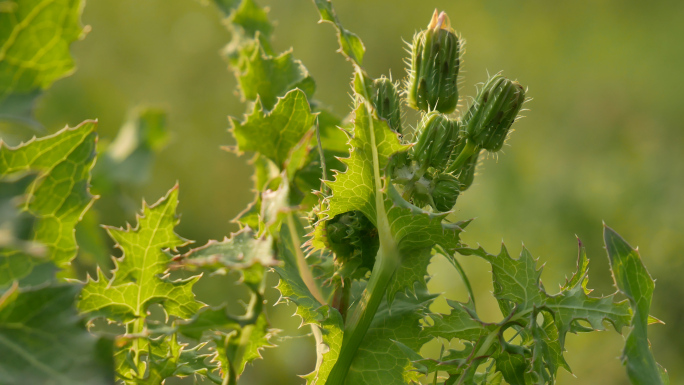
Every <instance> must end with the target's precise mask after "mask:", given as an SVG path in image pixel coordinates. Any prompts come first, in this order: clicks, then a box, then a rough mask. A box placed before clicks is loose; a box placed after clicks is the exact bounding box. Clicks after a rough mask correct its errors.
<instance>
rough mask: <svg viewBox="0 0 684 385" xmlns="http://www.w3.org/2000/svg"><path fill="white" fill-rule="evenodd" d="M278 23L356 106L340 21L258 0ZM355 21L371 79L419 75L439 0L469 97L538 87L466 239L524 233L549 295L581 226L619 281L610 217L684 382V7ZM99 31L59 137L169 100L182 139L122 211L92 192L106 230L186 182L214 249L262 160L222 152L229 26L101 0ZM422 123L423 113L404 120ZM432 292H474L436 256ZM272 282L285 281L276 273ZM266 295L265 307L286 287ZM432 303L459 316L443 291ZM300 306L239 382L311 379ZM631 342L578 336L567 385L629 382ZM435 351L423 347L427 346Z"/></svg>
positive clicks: (158, 7) (616, 3) (353, 0)
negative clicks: (609, 239)
mask: <svg viewBox="0 0 684 385" xmlns="http://www.w3.org/2000/svg"><path fill="white" fill-rule="evenodd" d="M258 3H259V4H261V5H267V6H270V8H271V11H270V17H271V19H272V20H273V21H275V22H276V29H275V48H276V50H277V51H284V50H287V49H289V48H291V47H292V48H293V49H294V53H295V57H297V58H299V59H300V60H302V61H303V63H304V65H305V66H306V67H307V68H308V70H309V71H310V72H311V74H312V75H313V77H314V78H315V79H316V81H317V93H316V98H317V99H318V100H320V101H322V102H323V103H325V104H327V105H329V106H330V107H331V108H332V109H333V110H334V111H335V112H337V113H338V114H340V115H345V114H347V112H348V111H349V105H350V98H349V96H348V91H349V81H350V77H351V66H350V64H349V63H347V62H345V61H344V60H343V58H342V56H340V55H339V54H337V53H336V52H335V50H336V49H337V44H336V41H335V36H334V32H333V29H332V28H331V27H330V26H328V25H318V24H316V21H317V20H318V15H317V11H316V9H315V7H314V6H313V5H312V4H311V1H309V0H260V1H258ZM334 4H335V6H336V8H337V11H338V14H339V16H340V19H341V20H342V22H343V24H344V25H345V27H346V28H347V29H349V30H351V31H353V32H355V33H357V34H358V35H359V36H360V37H361V39H362V40H363V42H364V43H365V45H366V49H367V54H366V57H365V63H364V64H365V66H366V69H367V70H368V72H369V73H370V74H371V75H372V76H375V77H377V76H380V75H382V74H387V75H388V74H390V73H391V74H392V75H393V77H394V78H395V79H400V78H403V77H404V76H405V70H404V64H403V63H402V60H403V58H404V57H405V55H406V53H405V51H404V48H405V44H404V43H403V42H402V39H403V40H406V41H410V39H411V37H412V35H413V33H414V31H416V30H418V29H421V28H424V27H425V25H427V22H428V21H429V18H430V16H431V13H432V11H433V10H434V8H439V9H440V10H445V11H447V13H448V14H449V16H450V17H451V21H452V25H453V26H454V27H455V28H456V29H457V30H458V31H460V32H461V33H462V35H463V37H464V38H465V39H466V41H467V53H466V55H465V65H464V67H463V68H464V75H465V76H464V83H463V85H462V87H461V94H462V95H471V96H474V94H475V84H476V83H478V82H481V81H484V80H486V77H487V73H490V74H491V73H494V72H497V71H500V70H503V71H504V74H505V75H507V76H509V77H512V78H516V79H518V80H519V81H520V82H521V83H522V84H524V85H527V86H528V87H529V92H528V95H529V96H530V97H532V98H533V99H534V100H532V101H531V102H529V104H527V107H528V108H529V109H530V111H529V112H527V113H526V115H527V117H526V118H525V119H523V120H521V121H520V122H518V123H517V124H516V132H515V133H514V135H513V136H512V138H511V140H510V141H509V144H510V147H505V150H504V151H503V153H501V154H499V156H498V159H497V158H494V157H489V159H486V160H485V161H484V162H483V164H482V165H481V166H480V168H479V175H478V177H477V178H476V181H475V185H474V186H473V187H472V188H471V189H470V190H468V192H467V194H465V195H464V196H463V197H461V198H459V203H458V205H457V209H458V212H457V217H458V218H460V219H465V218H471V217H477V220H476V221H475V222H474V223H473V224H472V225H471V226H470V227H469V228H468V231H467V233H466V234H465V236H464V239H465V241H466V242H467V243H469V244H472V245H475V244H477V243H478V242H479V243H480V244H482V245H483V246H484V247H485V248H487V249H488V250H490V251H491V252H495V251H497V250H498V248H499V247H500V244H501V241H502V240H503V241H505V242H506V244H507V245H508V248H509V250H510V251H511V252H514V253H517V252H519V249H520V246H521V244H522V242H523V241H524V242H525V246H526V247H527V248H528V249H530V251H531V252H532V254H533V255H534V256H535V257H539V258H540V263H545V264H546V267H545V269H544V274H543V276H542V279H543V281H544V283H545V286H546V287H547V290H548V291H549V292H554V290H555V289H554V288H556V287H557V285H558V284H559V283H561V282H563V281H564V277H565V276H566V275H569V274H571V273H572V272H573V271H574V268H575V262H576V255H577V241H576V239H575V235H577V236H578V237H579V238H580V239H581V240H582V242H583V243H584V244H585V245H586V247H587V250H588V253H589V257H590V258H591V265H590V268H591V273H590V277H591V280H590V287H592V288H594V289H595V293H596V294H609V293H612V292H613V291H614V288H613V287H612V278H611V276H610V274H609V272H608V262H607V257H606V254H605V250H604V249H603V243H602V236H601V235H602V221H605V223H606V224H608V225H609V226H611V227H613V228H614V229H616V230H617V231H618V232H619V233H620V234H622V235H623V236H624V237H625V239H627V240H628V241H629V242H631V243H632V245H633V246H637V245H638V246H640V251H641V254H642V257H643V259H644V261H645V263H646V265H647V267H648V268H649V270H650V272H651V274H652V276H653V277H654V278H655V279H656V280H657V283H656V292H655V298H654V304H653V308H652V314H653V315H654V316H656V317H658V318H660V319H662V320H663V321H665V323H666V324H665V325H655V326H652V327H651V329H650V333H651V342H652V345H653V349H654V352H655V355H656V359H657V360H658V361H659V362H660V363H661V364H663V365H664V366H665V367H666V368H667V369H668V370H669V372H670V378H671V381H672V383H673V384H682V383H684V382H682V381H683V380H682V378H684V365H683V363H684V328H682V327H681V324H682V322H684V302H683V300H682V299H683V298H684V281H683V280H682V278H681V277H682V275H683V274H684V256H683V255H682V250H684V204H683V203H682V201H683V200H684V199H683V198H684V119H682V116H683V114H684V102H683V100H684V99H683V98H682V95H684V91H683V90H684V75H683V74H682V69H683V68H684V44H682V41H681V39H682V36H684V23H683V22H682V18H683V17H684V2H681V1H658V2H644V1H637V0H629V1H627V0H601V1H591V0H578V1H572V2H570V1H568V2H551V1H542V0H519V1H515V2H513V1H508V0H485V1H483V0H462V1H447V0H432V1H420V2H416V1H397V0H372V1H370V0H363V1H362V0H336V1H335V3H334ZM83 22H84V24H88V25H90V26H91V27H92V31H91V32H90V33H89V35H88V36H87V37H86V39H85V40H83V41H81V42H77V43H75V44H73V46H72V52H73V55H74V57H75V59H76V62H77V66H78V69H77V71H76V73H75V74H74V75H73V76H71V77H68V78H65V79H63V80H60V81H59V82H57V83H55V85H54V86H53V87H52V88H50V89H49V90H48V91H47V92H46V94H45V95H44V96H43V97H42V98H41V99H40V100H39V104H38V106H37V117H38V120H39V121H40V122H42V123H43V124H44V125H45V127H46V128H47V130H48V131H50V132H54V131H56V130H58V129H60V128H62V127H63V126H64V125H66V124H69V125H71V126H73V125H76V124H78V123H79V122H81V121H82V120H84V119H91V118H98V119H99V122H100V124H99V132H100V136H101V137H102V138H104V139H108V138H109V139H111V138H113V137H114V136H115V135H116V133H117V131H118V129H119V127H120V126H121V125H122V123H123V121H124V119H125V118H126V116H127V114H128V112H129V111H130V110H131V109H132V108H135V107H137V106H141V105H152V106H158V107H161V108H163V109H165V110H166V111H167V112H168V119H167V123H168V125H169V129H170V131H171V134H172V139H171V142H170V144H169V145H168V147H167V148H166V149H165V150H164V151H163V152H162V153H161V154H160V156H159V157H158V158H157V160H156V162H155V164H154V168H153V172H152V176H151V178H150V180H149V182H148V183H146V184H145V185H144V186H143V187H140V188H131V189H129V191H127V192H126V193H127V194H128V195H129V196H130V197H131V199H132V200H133V201H134V202H135V204H134V205H131V206H130V209H125V210H121V208H120V207H121V205H120V204H112V202H110V201H108V200H107V199H106V197H104V198H103V199H101V200H100V201H99V202H97V208H98V209H99V210H100V212H101V218H100V219H101V220H102V222H104V223H106V224H110V225H123V224H124V222H125V221H133V220H134V212H135V210H136V209H137V207H136V206H139V204H138V202H140V200H141V199H142V198H143V197H146V198H147V200H148V201H149V202H153V201H156V200H157V199H158V198H159V197H161V196H162V195H163V194H164V193H165V192H166V191H167V190H168V189H169V188H170V187H171V186H172V185H173V184H174V183H175V182H176V181H179V182H180V186H181V190H180V191H181V195H180V199H181V203H180V207H179V211H180V212H181V213H182V222H181V225H180V226H179V228H178V233H179V234H180V235H182V236H184V237H187V238H190V239H194V240H196V241H197V242H198V243H200V244H202V243H204V242H205V241H206V240H208V239H216V238H222V237H223V236H224V235H227V234H229V233H230V232H231V231H235V230H236V229H237V228H236V226H235V225H234V224H232V223H230V219H232V218H233V217H234V216H235V215H236V214H237V213H238V212H239V211H241V210H242V209H243V208H244V207H245V205H246V204H247V203H248V202H249V201H250V200H251V199H252V192H251V191H250V189H251V181H250V174H251V170H250V167H249V165H248V164H247V159H248V157H241V158H238V157H236V156H235V155H234V154H230V153H227V152H225V151H222V150H220V149H219V146H221V145H231V144H233V142H232V138H231V136H230V135H229V134H228V132H227V128H228V121H227V116H228V115H232V116H241V115H242V114H243V113H244V111H245V106H244V105H243V104H242V103H241V101H240V99H239V97H238V96H237V94H236V93H235V86H236V82H235V78H234V77H233V75H232V74H231V73H230V72H229V71H228V70H227V66H226V64H225V63H224V61H223V60H222V59H221V58H220V57H219V50H220V49H221V48H222V47H223V46H224V45H225V44H226V43H227V42H228V41H229V38H230V35H229V33H228V32H227V30H226V29H225V28H224V26H223V25H222V24H221V23H222V21H221V16H220V12H219V11H218V10H217V9H215V7H214V6H213V5H212V4H209V3H202V2H198V1H194V0H116V1H114V0H109V1H102V0H100V1H90V2H88V3H87V5H86V7H85V10H84V14H83ZM407 118H409V119H410V118H411V115H410V114H409V115H407ZM461 261H462V262H463V263H464V266H465V268H466V270H467V271H468V272H469V273H470V274H472V278H471V279H472V281H473V284H474V286H475V290H476V292H477V293H476V300H477V302H478V307H479V309H480V312H482V317H483V318H484V319H485V320H491V321H496V320H498V319H499V317H500V315H499V313H498V310H497V308H496V304H495V301H494V300H493V299H492V298H491V294H490V291H491V290H492V288H491V278H490V274H489V271H488V267H487V265H486V263H484V262H483V261H480V260H471V259H466V258H461ZM430 271H431V272H432V273H433V274H434V278H433V280H432V281H431V284H430V285H431V288H432V289H433V290H434V291H437V292H445V293H446V295H447V296H448V297H450V298H453V299H457V300H465V299H466V291H465V289H464V287H463V285H462V284H461V282H460V279H459V278H458V276H457V275H456V272H455V271H454V270H452V268H450V267H448V264H447V263H446V262H445V261H444V260H443V259H441V258H436V259H435V261H434V264H433V265H432V266H431V269H430ZM234 278H235V277H231V276H229V277H210V278H208V279H203V280H202V282H201V283H200V284H198V285H197V287H196V292H197V294H198V296H199V297H200V299H201V300H203V301H205V302H207V303H210V304H220V303H221V302H224V301H228V302H229V303H231V304H232V306H234V309H236V311H239V304H238V301H239V300H244V299H245V298H246V297H245V296H246V293H245V292H244V291H242V290H241V288H240V287H239V286H237V285H235V284H234ZM275 283H276V278H275V277H273V285H275ZM277 297H278V296H277V293H276V291H275V290H271V291H270V298H269V300H270V302H271V303H273V302H274V301H275V300H276V299H277ZM435 310H442V311H444V310H445V304H444V302H443V300H441V302H437V303H436V304H435ZM293 311H294V309H293V308H291V307H288V306H285V305H279V306H278V307H275V308H270V309H269V312H270V313H271V320H272V323H273V324H274V326H275V327H277V328H280V329H283V332H282V333H281V338H280V339H277V340H276V342H278V343H279V344H281V345H283V346H284V347H283V348H276V349H268V350H267V351H266V352H265V353H264V356H265V358H266V360H263V361H259V362H257V363H255V364H254V365H252V366H250V367H249V368H248V369H247V371H246V373H245V376H244V377H243V378H242V380H241V383H242V384H299V383H303V380H302V379H300V378H298V377H297V374H304V373H307V372H309V371H310V370H311V369H312V368H313V365H314V363H315V355H314V352H313V340H312V339H311V338H310V337H308V336H307V333H308V330H297V326H298V323H299V320H298V319H294V318H291V317H290V315H291V314H292V312H293ZM622 342H623V337H622V336H620V335H618V334H617V333H614V332H612V331H609V332H600V333H592V334H588V335H579V336H570V337H569V338H568V344H567V345H568V346H567V348H568V350H569V353H568V354H567V360H568V362H569V363H570V366H571V367H572V368H573V371H574V375H575V376H576V377H577V378H576V379H575V378H573V376H572V375H570V374H568V373H565V372H563V373H561V374H560V378H559V381H558V383H559V384H571V383H575V384H602V385H604V384H605V385H612V384H615V385H617V384H627V383H628V382H627V377H626V374H625V373H624V370H623V368H622V366H621V364H620V360H619V355H620V351H621V346H622ZM435 348H436V346H428V347H426V352H430V351H431V349H432V350H434V349H435Z"/></svg>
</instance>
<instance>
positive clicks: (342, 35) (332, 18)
mask: <svg viewBox="0 0 684 385" xmlns="http://www.w3.org/2000/svg"><path fill="white" fill-rule="evenodd" d="M314 3H315V4H316V7H318V12H319V13H320V15H321V22H324V21H325V22H328V23H330V24H332V25H333V26H334V27H335V29H336V30H337V39H338V41H339V43H340V52H341V53H342V54H343V55H344V56H345V57H347V58H348V59H349V60H351V61H352V62H354V63H356V64H357V65H359V66H360V65H361V64H363V55H364V53H365V52H366V47H364V46H363V42H362V41H361V39H359V37H358V36H356V35H355V34H353V33H351V32H349V31H347V30H346V29H344V27H342V24H341V23H340V21H339V19H338V18H337V14H336V13H335V9H334V8H333V6H332V3H331V2H330V0H314Z"/></svg>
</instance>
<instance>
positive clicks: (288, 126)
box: [231, 89, 316, 169]
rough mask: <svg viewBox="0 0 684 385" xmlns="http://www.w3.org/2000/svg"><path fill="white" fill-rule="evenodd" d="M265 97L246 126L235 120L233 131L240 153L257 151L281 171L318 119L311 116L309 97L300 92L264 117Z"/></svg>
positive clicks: (247, 120) (232, 121)
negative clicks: (293, 150) (291, 153)
mask: <svg viewBox="0 0 684 385" xmlns="http://www.w3.org/2000/svg"><path fill="white" fill-rule="evenodd" d="M261 100H263V99H261V97H260V98H259V99H257V102H256V104H255V108H254V111H253V112H252V114H251V115H249V116H248V117H247V119H246V120H245V121H244V122H242V123H241V122H240V121H238V120H237V119H235V118H231V124H232V125H233V128H232V131H233V135H235V139H236V140H237V144H238V150H239V151H256V152H258V153H260V154H262V155H264V156H266V157H267V158H269V159H271V160H272V161H273V162H275V164H276V165H278V166H279V167H280V168H281V169H283V168H284V167H283V166H284V163H285V161H286V160H288V158H289V156H290V152H291V150H292V149H293V148H294V147H295V146H296V145H297V143H298V142H299V141H300V140H301V139H302V137H303V136H304V134H305V133H306V132H307V131H309V130H310V129H311V127H312V125H313V123H314V120H315V118H316V115H314V114H312V113H311V109H310V108H309V102H308V101H307V98H306V94H305V93H304V92H303V91H302V90H299V89H295V90H292V91H289V92H288V93H287V94H286V95H285V96H284V97H282V98H278V103H277V104H276V105H275V108H273V110H272V111H271V112H269V113H264V109H263V105H262V103H261Z"/></svg>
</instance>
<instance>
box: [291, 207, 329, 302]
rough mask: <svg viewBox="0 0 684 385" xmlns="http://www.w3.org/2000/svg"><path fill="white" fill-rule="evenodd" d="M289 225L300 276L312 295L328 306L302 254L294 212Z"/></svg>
mask: <svg viewBox="0 0 684 385" xmlns="http://www.w3.org/2000/svg"><path fill="white" fill-rule="evenodd" d="M287 225H288V227H289V228H290V237H291V239H292V246H293V248H294V251H295V259H296V262H297V270H299V276H300V277H301V278H302V281H304V284H305V285H306V287H307V289H309V291H310V292H311V295H313V296H314V298H316V300H317V301H318V302H320V304H321V305H326V304H327V301H326V300H325V299H324V298H323V294H321V290H320V289H319V288H318V285H317V284H316V281H315V280H314V277H313V274H311V269H309V264H308V263H306V258H305V257H304V253H302V244H301V242H300V241H299V236H298V235H297V228H296V227H295V222H294V217H293V214H292V212H289V213H287Z"/></svg>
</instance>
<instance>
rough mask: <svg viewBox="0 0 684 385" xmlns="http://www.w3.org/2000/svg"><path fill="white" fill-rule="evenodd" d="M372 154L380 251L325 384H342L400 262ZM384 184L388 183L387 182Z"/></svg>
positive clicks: (373, 142)
mask: <svg viewBox="0 0 684 385" xmlns="http://www.w3.org/2000/svg"><path fill="white" fill-rule="evenodd" d="M356 71H357V72H359V74H358V76H359V77H360V78H361V81H362V82H363V83H364V84H363V87H362V88H363V89H364V90H367V89H368V87H367V86H366V84H365V76H364V74H363V73H362V71H363V70H362V69H361V68H359V67H356ZM363 96H364V103H365V104H366V108H367V109H368V111H369V112H371V111H373V107H372V106H371V105H370V103H369V100H370V97H369V95H363ZM368 120H369V122H368V123H369V128H370V140H371V148H373V149H377V143H376V138H375V129H374V127H373V125H374V123H373V117H372V114H371V115H370V116H369V119H368ZM372 155H373V177H374V178H373V179H374V184H375V189H374V190H375V209H376V226H377V228H378V237H379V238H380V248H379V249H378V254H377V256H376V257H375V264H374V265H373V272H372V274H371V276H370V279H369V280H368V286H367V287H366V290H364V292H363V296H362V298H361V301H359V304H358V305H357V306H356V308H355V309H354V312H353V313H352V314H351V317H350V318H349V319H348V322H347V324H346V325H345V328H344V338H343V340H342V349H341V350H340V355H339V357H338V358H337V361H336V362H335V366H334V367H333V368H332V370H331V372H330V376H329V377H328V381H327V382H326V385H342V384H343V383H344V380H345V378H346V376H347V372H348V371H349V367H350V366H351V364H352V361H353V360H354V357H355V356H356V351H357V350H358V349H359V346H360V345H361V342H362V341H363V338H364V337H365V336H366V332H367V331H368V328H369V327H370V324H371V322H372V321H373V318H374V317H375V313H376V312H377V311H378V307H379V306H380V303H381V302H382V299H383V298H384V297H385V292H386V291H387V286H388V285H389V283H390V281H391V279H392V276H393V275H394V272H395V271H396V269H397V267H398V266H399V264H400V262H401V258H400V255H399V249H398V247H397V242H396V241H395V239H394V237H393V236H392V232H391V228H390V225H389V220H388V219H387V212H386V211H385V194H384V193H383V191H382V177H381V175H380V161H379V157H378V152H377V151H376V150H374V151H373V152H372ZM388 183H390V182H389V181H388Z"/></svg>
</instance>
